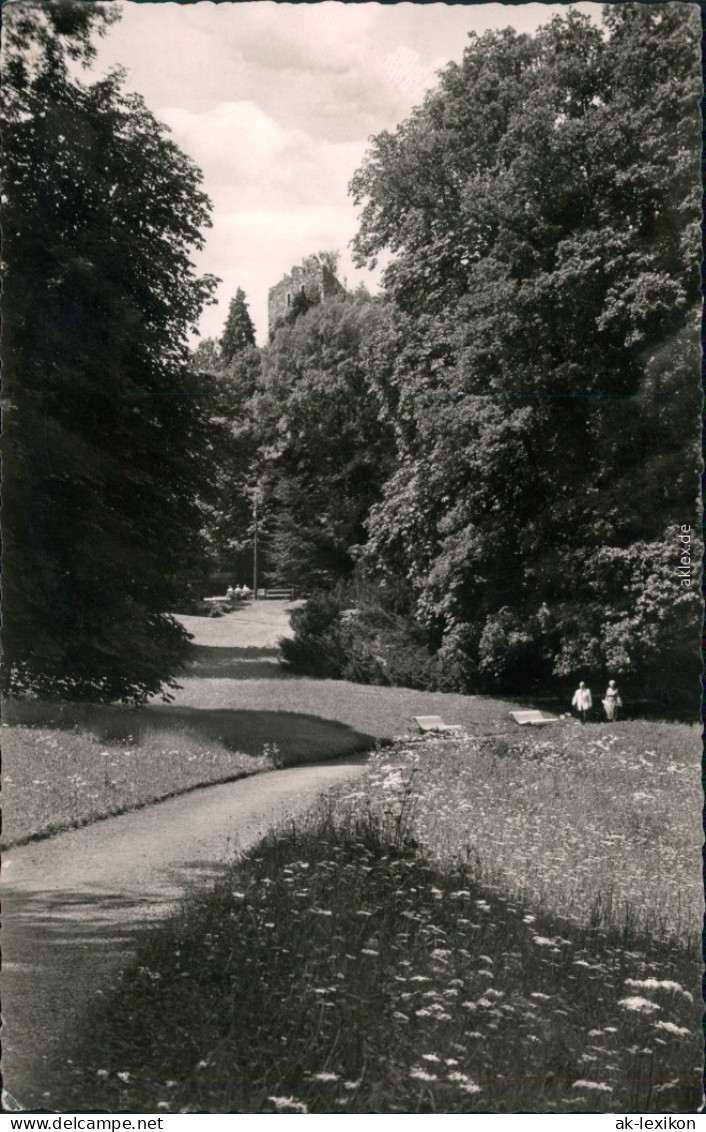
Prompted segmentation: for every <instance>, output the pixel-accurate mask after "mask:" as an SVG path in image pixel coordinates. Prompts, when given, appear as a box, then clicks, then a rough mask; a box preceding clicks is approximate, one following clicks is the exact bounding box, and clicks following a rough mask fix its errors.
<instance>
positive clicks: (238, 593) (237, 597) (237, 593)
mask: <svg viewBox="0 0 706 1132" xmlns="http://www.w3.org/2000/svg"><path fill="white" fill-rule="evenodd" d="M242 596H243V591H242V590H241V588H240V586H236V587H235V589H234V591H233V597H234V598H235V600H236V601H240V599H241V597H242Z"/></svg>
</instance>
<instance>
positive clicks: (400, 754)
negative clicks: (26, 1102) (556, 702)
mask: <svg viewBox="0 0 706 1132" xmlns="http://www.w3.org/2000/svg"><path fill="white" fill-rule="evenodd" d="M584 741H585V739H584ZM444 746H446V747H448V752H447V753H445V752H444ZM614 746H615V744H609V745H608V750H609V751H610V750H611V749H612V748H613V747H614ZM462 749H464V745H463V744H462V742H460V741H457V742H454V743H451V744H448V743H447V744H445V745H444V744H442V743H441V741H439V740H437V741H425V742H424V743H419V744H416V745H412V746H409V745H405V746H403V745H398V746H397V747H396V748H393V749H392V750H391V751H390V750H388V751H386V752H383V753H380V754H379V755H377V756H375V758H374V759H373V764H372V766H371V768H370V770H369V771H368V772H367V774H366V776H365V777H364V779H363V781H362V783H361V784H356V788H355V789H354V790H353V791H350V790H349V791H348V792H344V793H341V794H339V795H338V797H337V798H336V799H334V800H332V801H329V802H327V803H325V804H323V805H322V806H321V807H320V808H319V810H318V811H316V812H314V813H312V814H311V815H310V816H309V817H308V819H306V820H304V821H302V822H301V823H299V824H297V825H294V826H290V827H288V828H286V829H285V828H283V829H280V830H279V831H275V832H274V833H272V834H271V835H269V836H268V837H267V838H266V839H265V841H264V842H263V843H261V844H260V845H259V846H258V847H257V848H256V849H255V850H254V851H252V852H251V853H250V854H248V856H247V857H246V858H244V859H243V860H242V861H241V862H240V863H239V864H238V865H237V866H236V867H235V868H234V869H233V871H232V872H231V873H230V875H229V876H228V877H227V878H226V879H225V880H224V881H222V882H221V883H219V885H218V886H217V887H216V888H215V889H214V890H212V891H211V892H209V893H207V894H205V895H204V896H203V897H202V898H201V899H199V900H198V901H197V902H196V903H193V904H190V905H187V906H186V907H185V909H184V911H183V913H182V915H181V916H180V917H178V918H176V919H175V920H173V921H172V922H170V923H168V924H166V925H164V926H163V927H162V928H161V929H158V930H156V931H155V932H153V933H151V934H150V935H149V936H148V937H146V938H145V941H144V943H143V945H142V948H141V951H140V953H139V956H138V959H137V962H136V964H135V966H134V967H131V968H130V969H129V970H127V971H126V972H125V974H124V975H123V976H122V978H121V980H120V981H119V984H118V985H117V987H116V988H115V989H114V990H113V991H112V993H111V994H110V995H106V998H105V1001H104V1002H103V1003H102V1004H101V1005H100V1006H99V1007H98V1008H97V1009H96V1010H95V1011H94V1013H93V1015H92V1018H91V1019H90V1022H89V1024H88V1027H87V1030H86V1033H85V1035H84V1043H85V1044H83V1046H82V1047H81V1048H80V1049H79V1050H78V1051H75V1052H74V1053H73V1055H72V1062H70V1063H67V1064H66V1066H65V1069H64V1074H63V1076H64V1086H63V1088H64V1090H65V1093H64V1094H63V1095H62V1096H57V1097H56V1098H54V1097H52V1098H51V1099H50V1100H49V1101H48V1103H49V1104H58V1105H59V1106H60V1105H61V1104H62V1102H63V1103H65V1104H67V1105H68V1106H69V1108H66V1109H64V1110H65V1111H69V1110H73V1108H75V1107H88V1108H104V1109H108V1110H110V1111H120V1110H124V1111H129V1112H142V1111H149V1112H153V1111H165V1112H197V1111H206V1112H214V1113H215V1112H240V1113H251V1112H253V1113H267V1112H281V1113H296V1112H299V1113H304V1112H314V1113H331V1112H352V1113H415V1112H420V1113H427V1112H443V1113H466V1112H474V1111H477V1112H523V1111H524V1112H552V1111H555V1112H597V1111H598V1112H619V1111H620V1112H625V1111H630V1112H650V1111H653V1112H690V1111H696V1109H697V1108H698V1105H699V1104H700V1099H701V1091H700V1074H701V1060H702V1058H701V1042H700V1040H699V1037H698V1023H699V1018H700V1012H699V1011H698V1009H697V1007H696V1005H695V1003H694V993H693V992H694V991H695V990H698V977H699V972H700V965H699V952H698V947H697V946H696V944H697V942H698V939H696V940H693V939H692V938H690V937H689V936H688V935H687V936H685V937H684V938H675V936H674V933H668V934H667V935H666V936H664V937H662V938H661V937H660V935H659V929H660V925H661V923H662V921H661V920H660V918H659V916H658V915H657V913H658V911H659V903H660V900H661V893H660V891H653V892H652V893H651V894H650V893H648V894H645V893H644V892H643V893H642V895H641V899H642V900H645V899H647V900H649V902H650V906H649V907H644V908H641V909H639V911H640V914H639V915H635V914H633V913H631V912H629V913H627V914H626V915H623V916H622V919H621V918H620V917H619V916H618V914H617V911H616V909H615V907H613V909H612V912H611V915H610V916H605V915H596V914H594V915H593V916H591V915H588V916H587V917H585V918H583V919H582V918H581V917H580V916H578V915H575V916H574V918H573V919H572V920H569V919H567V918H566V917H564V916H562V915H561V914H559V913H558V912H557V910H556V908H555V907H552V905H551V904H550V903H549V902H548V900H549V898H550V896H552V895H553V898H554V900H555V903H558V904H561V899H562V892H563V888H562V886H561V884H558V885H557V884H555V880H554V879H552V877H550V878H549V880H548V883H547V885H546V886H545V888H544V889H543V898H544V900H543V902H541V901H537V900H535V901H532V902H530V901H528V900H523V899H522V898H521V897H520V896H518V895H516V894H515V893H513V892H511V891H509V890H508V886H507V885H503V884H501V883H494V884H490V883H488V881H487V880H485V879H484V876H483V866H482V863H479V856H478V852H477V851H476V849H474V848H473V844H472V841H469V842H468V848H467V849H466V850H463V851H461V852H458V851H456V850H452V848H451V845H450V844H449V843H448V842H444V843H443V844H437V846H436V848H435V847H434V846H433V845H432V844H431V843H430V842H429V843H427V845H426V846H424V845H422V844H420V839H421V835H422V833H424V831H425V830H426V826H427V822H428V819H429V814H430V806H431V801H430V802H429V804H428V805H427V806H426V808H425V807H424V805H423V804H422V803H423V802H424V801H425V800H426V795H427V793H428V783H429V778H428V777H427V778H426V779H425V778H424V774H425V769H424V768H425V763H426V764H428V765H429V770H428V775H431V776H432V778H433V780H434V783H435V790H436V791H437V792H438V796H439V797H443V796H445V795H446V794H447V793H448V792H449V791H450V790H451V789H452V787H453V783H454V782H455V781H456V778H457V774H458V769H459V768H458V763H457V761H455V760H457V758H458V756H459V753H460V751H461V750H462ZM465 751H466V755H467V757H468V759H469V760H471V758H472V757H476V758H478V757H485V756H484V755H483V754H482V752H481V756H478V752H477V750H475V748H472V747H471V745H470V744H467V745H466V747H465ZM432 756H433V759H434V761H433V763H432V761H431V760H432ZM503 757H504V758H505V759H508V758H510V759H512V757H513V756H512V755H511V754H510V753H509V752H507V751H506V752H505V754H504V756H503ZM547 757H548V756H547ZM554 757H555V758H558V757H559V756H558V754H557V753H556V752H554ZM524 768H525V778H526V783H527V781H529V786H530V787H531V786H532V784H533V783H534V782H535V781H537V782H538V783H540V785H545V786H546V782H545V779H544V778H543V777H542V776H543V775H545V774H547V773H550V768H548V767H547V759H546V758H545V759H544V760H542V759H541V758H539V757H537V758H535V760H534V761H533V760H532V758H531V757H530V758H528V757H526V756H525V758H524ZM492 769H493V768H492V767H490V768H489V772H490V771H492ZM495 769H496V770H497V767H496V768H495ZM604 769H606V768H604ZM479 777H480V771H478V773H477V774H476V779H475V781H476V783H477V781H478V779H479ZM596 782H597V783H598V784H600V779H597V780H596ZM466 785H467V786H468V783H467V784H466ZM504 789H505V782H504V781H501V782H499V783H498V785H497V793H496V797H498V798H499V797H500V795H501V794H502V792H503V790H504ZM585 790H586V791H587V790H588V787H586V788H585ZM538 793H539V791H538ZM586 796H587V795H586V792H585V793H584V796H583V798H584V801H585V798H586ZM557 799H558V796H557V795H555V796H554V806H553V813H554V815H555V817H556V815H557V813H558V812H559V811H560V809H561V806H562V805H563V806H564V807H565V808H566V807H570V805H574V803H573V802H570V799H569V797H568V794H567V795H565V796H564V797H563V801H559V800H557ZM456 801H458V799H456ZM537 804H538V805H542V804H543V802H540V801H539V800H538V802H537ZM596 805H598V802H596ZM597 812H598V810H597ZM442 817H443V823H444V825H445V826H447V827H448V826H449V825H453V826H454V827H455V828H456V829H457V831H459V837H460V836H461V834H460V831H461V830H463V831H464V834H465V836H466V837H467V838H468V837H469V834H472V827H471V826H469V825H468V824H467V823H468V822H469V815H468V813H467V812H466V811H459V810H458V808H457V810H456V812H455V813H452V812H451V811H447V813H446V814H445V815H443V816H442ZM499 820H501V819H499ZM425 836H426V835H425ZM434 836H435V835H434V833H433V831H432V834H431V840H433V839H434ZM588 836H590V835H587V837H588ZM459 847H460V842H459V846H457V849H458V848H459ZM564 863H565V864H566V861H564ZM618 867H620V862H619V863H618ZM602 877H603V879H604V880H606V878H608V872H607V870H605V869H604V871H603V873H602ZM650 925H651V926H652V928H653V929H654V930H653V931H650V930H648V927H649V926H650ZM116 1018H119V1019H120V1026H119V1027H117V1026H116V1025H115V1019H116ZM78 1067H80V1068H78Z"/></svg>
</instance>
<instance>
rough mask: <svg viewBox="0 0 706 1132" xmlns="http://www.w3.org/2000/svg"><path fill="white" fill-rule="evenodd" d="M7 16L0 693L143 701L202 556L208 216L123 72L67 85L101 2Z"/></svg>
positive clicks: (176, 656)
mask: <svg viewBox="0 0 706 1132" xmlns="http://www.w3.org/2000/svg"><path fill="white" fill-rule="evenodd" d="M4 16H5V19H6V21H7V30H6V31H5V36H6V39H5V45H4V50H5V52H6V55H5V69H6V94H5V101H4V103H3V106H4V122H3V131H4V144H5V195H6V199H5V203H4V212H3V216H4V237H5V259H6V276H5V287H4V294H3V313H4V322H5V329H4V335H3V362H4V371H5V373H4V381H5V438H4V449H3V451H4V462H5V497H4V507H3V516H2V519H3V529H4V539H5V560H4V566H5V577H4V592H3V598H4V647H5V669H4V672H5V685H6V687H8V688H9V689H10V691H11V692H15V693H22V692H26V691H30V692H33V693H38V694H40V695H42V696H45V697H46V696H52V697H56V696H59V697H65V698H87V699H93V700H114V699H118V700H124V701H134V702H139V701H140V700H142V699H144V698H145V697H146V696H148V695H150V694H152V693H154V692H157V691H159V690H160V689H161V688H162V687H163V686H164V685H165V684H167V685H168V684H169V683H170V681H171V679H172V677H173V674H174V672H175V671H176V670H177V669H178V667H179V665H180V663H181V661H182V659H183V657H184V655H185V648H186V643H187V641H186V635H185V632H184V630H183V629H182V628H181V626H180V625H179V624H178V623H177V622H176V621H175V620H174V619H173V618H171V617H169V616H168V615H166V611H167V610H169V609H170V608H173V607H174V606H173V603H174V602H175V600H176V599H177V597H178V595H179V594H180V591H181V587H182V585H183V580H184V578H185V577H186V576H188V574H189V573H190V572H191V571H193V569H194V564H195V562H196V561H197V558H198V555H199V554H200V552H201V547H200V541H199V535H198V532H199V528H200V526H201V510H200V506H199V496H200V495H201V496H203V495H205V494H207V491H208V479H209V475H208V466H209V465H208V458H207V455H208V416H207V406H203V405H202V402H201V399H200V389H199V385H198V382H197V381H196V380H195V378H194V377H193V375H192V374H191V373H190V372H189V368H188V364H187V363H188V348H187V334H188V332H189V331H190V329H191V328H193V327H194V325H195V323H196V321H197V319H198V316H199V314H200V311H201V309H202V306H203V304H204V302H207V301H208V299H209V296H210V294H211V291H212V288H213V284H214V281H213V280H212V279H210V278H199V277H198V276H197V275H196V274H195V271H194V268H193V265H192V262H191V252H192V250H193V249H194V248H198V247H200V246H201V244H202V239H203V238H202V234H201V233H202V229H203V227H204V226H206V225H208V223H209V209H210V205H209V202H208V199H207V198H206V196H205V195H204V194H203V192H202V191H201V189H200V187H199V186H200V180H201V176H200V173H199V171H198V170H197V169H196V167H195V166H194V165H193V163H192V162H191V160H190V159H189V158H188V157H186V156H185V154H184V153H182V152H181V151H180V150H179V149H178V148H177V146H176V145H174V143H173V142H171V141H170V140H169V138H168V137H167V136H166V128H165V127H164V126H162V125H161V124H160V123H159V122H157V121H156V120H155V118H154V117H153V116H152V114H151V113H150V112H149V111H148V109H147V108H146V106H145V105H144V102H143V101H142V100H141V98H140V97H139V96H137V95H131V94H127V93H125V91H124V89H123V85H122V74H121V73H120V72H119V71H117V72H114V73H111V74H110V75H109V76H108V77H107V78H105V79H103V80H101V81H99V82H96V83H93V84H92V85H91V84H84V83H82V82H79V81H78V80H77V79H75V78H74V77H72V75H71V73H70V70H69V63H68V60H69V58H84V59H85V58H87V57H90V54H91V46H90V34H91V29H92V28H95V26H96V25H97V24H98V22H99V21H100V20H101V19H104V17H103V16H102V15H101V9H100V8H95V7H94V6H93V5H84V4H76V5H72V4H51V5H45V4H37V5H31V4H28V3H22V4H18V5H12V6H9V7H8V9H6V11H5V13H4Z"/></svg>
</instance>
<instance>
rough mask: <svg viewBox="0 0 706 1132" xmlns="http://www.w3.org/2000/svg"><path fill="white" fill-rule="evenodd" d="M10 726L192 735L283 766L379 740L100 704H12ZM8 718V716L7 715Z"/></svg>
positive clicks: (264, 715)
mask: <svg viewBox="0 0 706 1132" xmlns="http://www.w3.org/2000/svg"><path fill="white" fill-rule="evenodd" d="M11 714H12V718H11V720H9V722H12V723H17V724H24V725H27V726H32V725H34V726H41V727H48V728H57V729H60V730H62V729H66V730H70V729H72V728H74V727H76V726H78V727H80V728H82V729H85V730H86V731H88V732H90V733H91V734H93V735H95V736H96V738H97V739H99V740H100V742H102V743H106V744H111V743H113V744H115V743H126V744H130V745H135V746H138V747H139V746H140V745H141V744H143V743H150V742H154V741H158V742H159V741H160V740H163V742H164V745H165V747H167V748H168V747H169V745H171V744H174V745H175V746H176V745H178V742H179V739H180V737H184V736H188V737H190V738H192V739H196V740H198V742H199V743H200V744H203V746H205V747H208V745H209V744H218V745H220V746H223V747H225V748H226V750H229V751H240V752H242V753H244V754H246V755H262V753H263V749H264V748H265V747H266V746H269V748H270V749H273V748H277V753H276V757H275V761H276V763H277V765H278V766H295V765H299V764H301V763H308V762H321V761H323V760H326V761H329V760H332V759H340V758H345V757H347V756H351V755H362V754H364V753H365V752H366V751H369V750H370V749H371V748H372V747H374V746H375V745H376V743H378V742H379V740H378V739H376V738H375V737H374V736H372V735H368V734H366V733H365V732H361V731H356V730H355V729H354V728H352V727H348V726H347V725H346V724H344V723H339V722H337V721H336V720H333V719H323V718H321V717H319V716H316V715H305V714H300V713H299V712H291V711H237V710H230V709H229V708H191V707H178V706H176V705H171V704H169V705H164V706H162V705H150V706H149V707H144V708H138V709H135V708H124V707H112V706H104V705H96V704H41V703H18V704H15V705H13V710H12V713H11ZM6 718H7V717H6Z"/></svg>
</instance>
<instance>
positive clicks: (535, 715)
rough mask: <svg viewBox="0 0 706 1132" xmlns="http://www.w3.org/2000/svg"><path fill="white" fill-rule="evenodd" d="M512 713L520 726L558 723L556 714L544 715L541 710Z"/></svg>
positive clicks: (540, 725) (541, 725)
mask: <svg viewBox="0 0 706 1132" xmlns="http://www.w3.org/2000/svg"><path fill="white" fill-rule="evenodd" d="M510 715H511V716H512V718H513V719H514V720H515V723H519V725H520V727H543V726H544V724H546V723H558V722H559V719H558V716H556V715H543V714H542V712H541V711H534V710H533V711H511V712H510Z"/></svg>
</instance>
